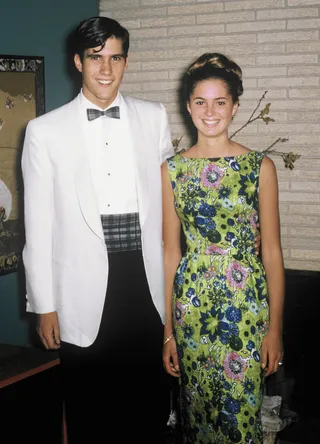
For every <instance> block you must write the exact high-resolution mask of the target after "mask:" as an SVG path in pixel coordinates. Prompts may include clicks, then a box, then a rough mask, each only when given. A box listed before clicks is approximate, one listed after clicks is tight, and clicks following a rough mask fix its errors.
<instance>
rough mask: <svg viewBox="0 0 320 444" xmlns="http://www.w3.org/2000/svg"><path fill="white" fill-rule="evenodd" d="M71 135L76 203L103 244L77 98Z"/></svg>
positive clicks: (77, 99)
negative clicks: (74, 163) (74, 165)
mask: <svg viewBox="0 0 320 444" xmlns="http://www.w3.org/2000/svg"><path fill="white" fill-rule="evenodd" d="M74 105H75V109H74V114H73V115H74V120H73V134H72V141H70V143H72V144H73V146H74V147H75V149H74V155H75V162H76V167H75V183H76V190H77V195H78V202H79V205H80V209H81V212H82V215H83V217H84V219H85V221H86V223H87V224H88V226H89V227H90V229H91V230H92V231H93V232H94V233H95V234H96V235H97V236H98V237H99V238H100V239H101V240H102V241H103V242H104V234H103V229H102V224H101V218H100V214H99V209H98V204H97V200H96V197H95V192H94V188H93V182H92V177H91V171H90V164H89V159H88V155H87V153H88V149H87V148H88V147H87V144H88V140H87V137H86V133H85V131H84V130H83V125H82V124H81V123H82V119H83V118H84V117H83V116H82V113H81V107H80V101H79V96H78V97H77V98H76V99H75V100H74Z"/></svg>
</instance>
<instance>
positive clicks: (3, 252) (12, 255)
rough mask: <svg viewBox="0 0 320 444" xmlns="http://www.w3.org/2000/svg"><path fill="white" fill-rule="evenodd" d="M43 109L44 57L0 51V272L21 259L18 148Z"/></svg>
mask: <svg viewBox="0 0 320 444" xmlns="http://www.w3.org/2000/svg"><path fill="white" fill-rule="evenodd" d="M44 112H45V99H44V57H31V56H15V55H0V276H1V275H4V274H7V273H11V272H14V271H17V270H18V267H19V264H20V261H21V253H22V248H23V244H24V229H23V186H22V177H21V167H20V161H21V151H22V145H23V139H24V134H25V129H26V126H27V123H28V122H29V120H31V119H33V118H35V117H37V116H40V115H41V114H44Z"/></svg>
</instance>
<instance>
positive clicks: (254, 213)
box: [250, 210, 258, 229]
mask: <svg viewBox="0 0 320 444" xmlns="http://www.w3.org/2000/svg"><path fill="white" fill-rule="evenodd" d="M257 223H258V212H257V211H256V210H253V211H252V213H251V214H250V224H251V226H252V228H254V229H256V228H257Z"/></svg>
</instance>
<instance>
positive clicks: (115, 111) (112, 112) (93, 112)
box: [87, 106, 120, 120]
mask: <svg viewBox="0 0 320 444" xmlns="http://www.w3.org/2000/svg"><path fill="white" fill-rule="evenodd" d="M87 116H88V120H94V119H97V118H98V117H101V116H107V117H113V118H114V119H120V109H119V107H118V106H113V107H112V108H109V109H107V110H105V111H100V110H99V109H95V108H89V109H87Z"/></svg>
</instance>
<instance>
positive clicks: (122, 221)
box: [101, 213, 142, 253]
mask: <svg viewBox="0 0 320 444" xmlns="http://www.w3.org/2000/svg"><path fill="white" fill-rule="evenodd" d="M101 223H102V228H103V234H104V239H105V243H106V246H107V250H108V253H118V252H121V251H132V250H141V248H142V247H141V228H140V222H139V213H125V214H102V215H101Z"/></svg>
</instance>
